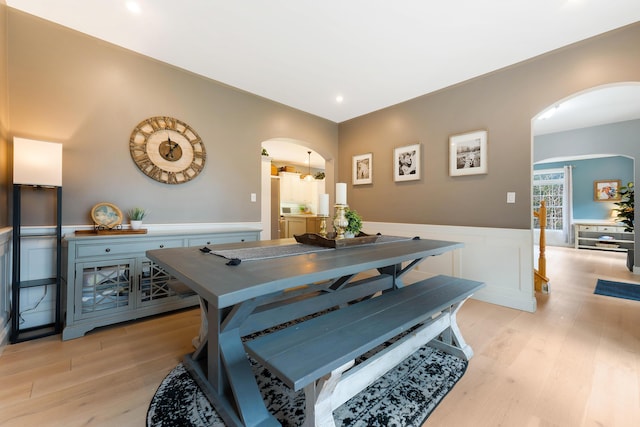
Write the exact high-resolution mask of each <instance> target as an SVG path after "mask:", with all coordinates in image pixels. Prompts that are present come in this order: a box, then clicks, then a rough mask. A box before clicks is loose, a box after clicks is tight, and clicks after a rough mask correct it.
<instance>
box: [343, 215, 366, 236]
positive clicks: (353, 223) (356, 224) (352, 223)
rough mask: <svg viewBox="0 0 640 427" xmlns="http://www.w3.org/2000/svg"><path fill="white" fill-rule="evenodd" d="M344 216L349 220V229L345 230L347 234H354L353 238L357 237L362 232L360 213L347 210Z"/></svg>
mask: <svg viewBox="0 0 640 427" xmlns="http://www.w3.org/2000/svg"><path fill="white" fill-rule="evenodd" d="M344 216H345V217H346V218H347V222H348V224H347V227H346V228H345V230H344V231H345V233H350V234H353V237H357V236H358V234H360V231H361V230H362V217H361V216H360V214H358V212H356V211H354V210H351V209H349V208H347V209H346V210H345V213H344Z"/></svg>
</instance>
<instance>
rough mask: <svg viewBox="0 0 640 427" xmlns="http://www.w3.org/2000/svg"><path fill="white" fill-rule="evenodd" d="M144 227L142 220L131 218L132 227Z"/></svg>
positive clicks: (133, 228)
mask: <svg viewBox="0 0 640 427" xmlns="http://www.w3.org/2000/svg"><path fill="white" fill-rule="evenodd" d="M141 228H142V220H133V219H132V220H131V229H132V230H140V229H141Z"/></svg>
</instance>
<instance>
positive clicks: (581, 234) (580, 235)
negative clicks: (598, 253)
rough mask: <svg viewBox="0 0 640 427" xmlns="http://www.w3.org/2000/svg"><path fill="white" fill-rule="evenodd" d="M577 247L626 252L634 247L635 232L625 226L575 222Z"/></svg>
mask: <svg viewBox="0 0 640 427" xmlns="http://www.w3.org/2000/svg"><path fill="white" fill-rule="evenodd" d="M574 228H575V248H576V249H598V250H602V251H618V252H626V251H627V250H628V249H633V242H634V236H633V233H629V232H626V231H624V226H621V225H617V224H604V223H600V224H597V223H575V224H574Z"/></svg>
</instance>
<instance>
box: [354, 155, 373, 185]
mask: <svg viewBox="0 0 640 427" xmlns="http://www.w3.org/2000/svg"><path fill="white" fill-rule="evenodd" d="M352 171H353V185H359V184H371V183H372V182H373V154H372V153H367V154H360V155H357V156H353V166H352Z"/></svg>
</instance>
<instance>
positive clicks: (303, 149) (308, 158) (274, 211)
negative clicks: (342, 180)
mask: <svg viewBox="0 0 640 427" xmlns="http://www.w3.org/2000/svg"><path fill="white" fill-rule="evenodd" d="M261 145H262V148H263V149H264V150H265V152H266V154H267V155H266V156H264V155H263V159H262V161H263V164H262V195H261V196H262V198H261V200H262V203H261V222H262V227H263V232H262V239H263V240H268V239H277V238H279V237H280V235H279V233H278V230H279V227H278V224H279V218H280V215H281V214H282V210H281V208H282V205H285V206H286V207H288V208H289V209H291V208H293V207H294V206H295V207H297V206H299V205H305V206H307V207H308V209H309V211H310V212H312V213H314V212H315V211H316V210H317V194H318V192H319V191H321V192H323V193H324V192H326V191H327V189H328V188H329V187H328V186H327V185H326V183H325V180H324V179H323V178H320V177H321V176H324V174H325V171H326V167H327V161H326V160H325V155H323V154H322V153H321V152H319V151H316V149H315V147H313V146H312V144H310V143H307V142H305V141H300V140H296V139H291V138H273V139H269V140H267V141H263V142H262V143H261ZM272 166H274V167H275V168H276V169H281V168H282V167H285V166H286V167H287V168H291V170H292V171H293V173H294V174H295V173H300V176H301V177H306V178H307V180H308V181H312V182H306V183H305V186H304V188H305V189H304V190H303V191H304V192H309V194H308V195H307V196H304V198H301V199H300V200H299V201H296V200H281V198H280V195H279V194H280V191H279V189H277V188H275V187H280V177H278V176H275V177H274V175H272V172H271V170H272ZM307 175H309V176H307ZM289 178H291V177H289ZM316 178H319V179H316ZM276 190H277V191H276ZM276 193H277V194H278V195H276ZM276 234H277V235H276Z"/></svg>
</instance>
